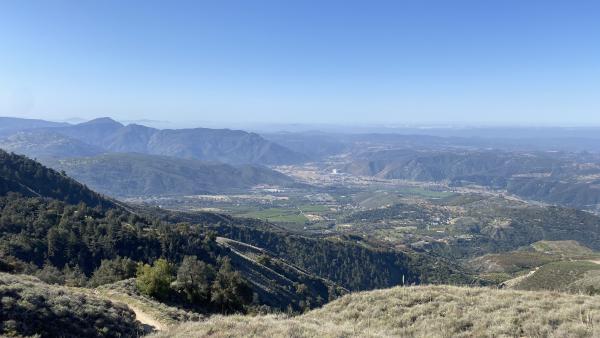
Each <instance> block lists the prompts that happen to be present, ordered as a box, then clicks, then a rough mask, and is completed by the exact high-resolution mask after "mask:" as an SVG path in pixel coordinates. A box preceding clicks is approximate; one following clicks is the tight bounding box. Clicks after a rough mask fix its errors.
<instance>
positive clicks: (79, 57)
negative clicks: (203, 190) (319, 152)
mask: <svg viewBox="0 0 600 338" xmlns="http://www.w3.org/2000/svg"><path fill="white" fill-rule="evenodd" d="M0 116H17V117H29V118H45V119H52V120H66V119H89V118H93V117H98V116H111V117H113V118H116V119H120V120H141V119H144V120H156V121H175V122H178V123H186V121H206V122H211V123H217V124H218V123H220V124H225V125H226V124H239V123H299V124H303V123H326V124H357V125H361V124H372V123H373V124H386V123H390V124H403V123H406V124H435V123H450V124H452V123H455V124H505V125H506V124H509V125H600V1H585V0H582V1H579V0H570V1H560V0H557V1H553V0H545V1H534V0H514V1H513V0H489V1H482V0H473V1H463V0H453V1H447V0H439V1H432V0H414V1H402V0H396V1H377V0H373V1H367V0H365V1H352V0H345V1H327V0H320V1H310V0H305V1H302V0H285V1H281V0H274V1H263V0H253V1H247V0H246V1H228V0H215V1H201V0H197V1H152V0H145V1H134V0H128V1H110V0H96V1H86V0H77V1H59V0H47V1H42V0H40V1H27V0H14V1H13V0H3V1H0Z"/></svg>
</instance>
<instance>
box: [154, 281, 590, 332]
mask: <svg viewBox="0 0 600 338" xmlns="http://www.w3.org/2000/svg"><path fill="white" fill-rule="evenodd" d="M599 335H600V298H598V297H590V296H583V295H570V294H563V293H550V292H528V291H513V290H496V289H488V288H466V287H451V286H418V287H396V288H392V289H386V290H377V291H368V292H362V293H356V294H350V295H347V296H344V297H342V298H340V299H338V300H336V301H334V302H332V303H329V304H327V305H325V306H324V307H323V308H321V309H317V310H313V311H310V312H308V313H306V314H304V315H302V316H298V317H290V318H287V317H283V316H274V315H271V316H256V317H252V316H230V317H222V316H217V317H212V318H211V319H209V320H208V321H205V322H198V323H186V324H183V325H181V326H178V327H175V328H172V329H171V330H168V331H165V332H163V333H160V334H158V335H157V336H156V337H206V336H210V337H249V336H252V337H390V336H396V337H481V336H495V337H597V336H599Z"/></svg>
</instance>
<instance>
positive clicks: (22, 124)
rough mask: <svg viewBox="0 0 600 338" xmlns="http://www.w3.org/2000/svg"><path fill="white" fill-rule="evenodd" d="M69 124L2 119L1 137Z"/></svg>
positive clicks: (0, 124)
mask: <svg viewBox="0 0 600 338" xmlns="http://www.w3.org/2000/svg"><path fill="white" fill-rule="evenodd" d="M67 125H68V124H67V123H59V122H51V121H44V120H37V119H22V118H16V117H0V137H3V136H6V135H10V134H12V133H15V132H19V131H23V130H29V129H37V128H53V127H64V126H67Z"/></svg>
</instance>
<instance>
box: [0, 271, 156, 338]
mask: <svg viewBox="0 0 600 338" xmlns="http://www.w3.org/2000/svg"><path fill="white" fill-rule="evenodd" d="M0 298H1V299H2V304H1V305H0V335H7V336H15V335H19V336H27V337H28V336H34V335H40V336H42V337H134V336H139V335H141V334H143V333H144V332H145V329H144V327H143V326H142V325H141V323H140V322H138V321H136V318H135V314H134V313H133V311H131V310H130V309H129V308H127V306H125V305H123V304H118V303H113V302H111V301H108V300H106V299H104V298H100V297H96V296H93V295H89V294H88V293H83V292H79V291H77V290H76V289H74V288H67V287H62V286H54V285H48V284H46V283H43V282H41V281H40V280H39V279H37V278H34V277H30V276H24V275H9V274H6V273H2V272H0Z"/></svg>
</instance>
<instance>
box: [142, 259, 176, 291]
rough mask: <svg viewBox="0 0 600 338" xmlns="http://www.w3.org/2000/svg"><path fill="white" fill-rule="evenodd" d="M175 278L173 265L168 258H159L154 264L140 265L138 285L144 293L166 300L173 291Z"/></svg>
mask: <svg viewBox="0 0 600 338" xmlns="http://www.w3.org/2000/svg"><path fill="white" fill-rule="evenodd" d="M173 280H174V277H173V266H172V265H171V264H170V263H169V262H168V261H167V260H166V259H162V258H161V259H158V260H156V261H155V262H154V265H152V266H150V265H148V264H140V265H139V266H138V269H137V277H136V286H137V288H138V290H139V291H140V292H141V293H142V294H145V295H148V296H152V297H155V298H157V299H162V300H166V299H168V297H169V294H170V293H171V282H173Z"/></svg>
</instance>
